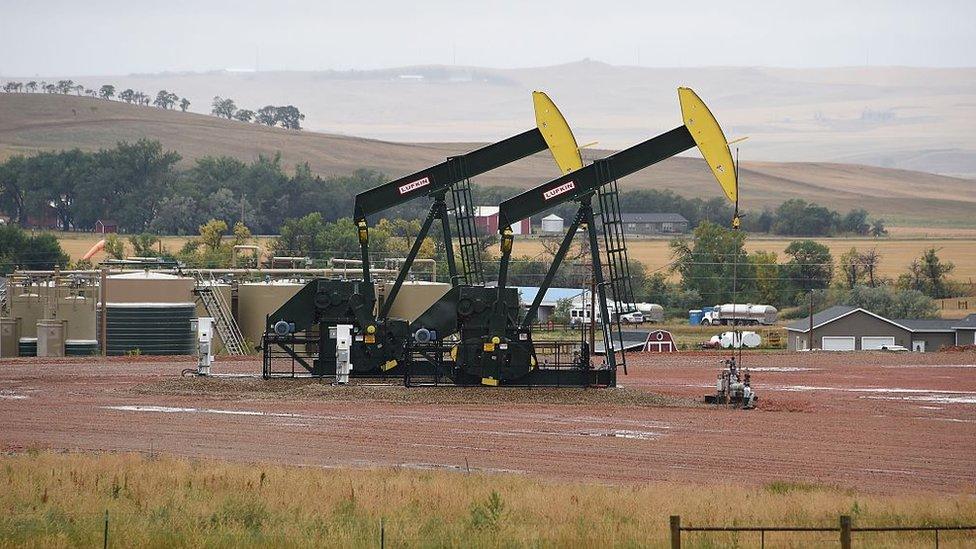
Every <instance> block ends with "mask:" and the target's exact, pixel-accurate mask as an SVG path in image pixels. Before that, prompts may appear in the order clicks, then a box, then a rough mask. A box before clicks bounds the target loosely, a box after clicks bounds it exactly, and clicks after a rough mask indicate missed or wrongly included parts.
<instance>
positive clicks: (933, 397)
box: [861, 393, 976, 409]
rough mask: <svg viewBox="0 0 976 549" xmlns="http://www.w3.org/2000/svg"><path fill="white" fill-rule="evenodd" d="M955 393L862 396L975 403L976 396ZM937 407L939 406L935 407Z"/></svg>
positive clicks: (877, 398) (878, 398) (914, 400)
mask: <svg viewBox="0 0 976 549" xmlns="http://www.w3.org/2000/svg"><path fill="white" fill-rule="evenodd" d="M965 395H966V396H963V395H960V394H958V393H956V394H949V395H946V394H938V395H935V394H917V395H915V396H863V397H861V398H866V399H868V400H903V401H904V400H907V401H911V402H919V401H921V402H935V403H937V404H976V396H968V395H969V393H965ZM935 409H939V408H935Z"/></svg>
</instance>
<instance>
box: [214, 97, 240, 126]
mask: <svg viewBox="0 0 976 549" xmlns="http://www.w3.org/2000/svg"><path fill="white" fill-rule="evenodd" d="M211 106H212V109H211V110H210V113H211V114H213V115H214V116H218V117H221V118H226V119H228V120H230V119H231V118H233V117H234V113H235V112H236V111H237V105H236V104H234V100H233V99H222V98H221V97H220V96H219V95H218V96H215V97H214V98H213V103H211Z"/></svg>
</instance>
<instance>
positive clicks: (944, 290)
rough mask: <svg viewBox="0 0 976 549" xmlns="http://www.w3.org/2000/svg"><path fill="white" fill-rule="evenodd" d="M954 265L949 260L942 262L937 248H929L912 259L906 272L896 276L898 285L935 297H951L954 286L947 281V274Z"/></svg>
mask: <svg viewBox="0 0 976 549" xmlns="http://www.w3.org/2000/svg"><path fill="white" fill-rule="evenodd" d="M955 267H956V266H955V265H954V264H953V263H951V262H948V261H946V262H943V261H942V260H941V259H940V258H939V256H938V250H936V249H935V248H930V249H928V250H925V252H924V253H923V254H922V257H920V258H918V259H915V260H914V261H912V264H911V265H910V266H909V268H908V272H907V273H905V274H903V275H901V276H900V277H898V287H899V288H902V289H908V290H917V291H920V292H922V293H924V294H925V295H928V296H930V297H933V298H935V299H942V298H945V297H951V296H952V294H953V293H954V291H955V288H953V287H952V284H951V283H950V282H949V274H950V273H951V272H952V271H953V269H955Z"/></svg>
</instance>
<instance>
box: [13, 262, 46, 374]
mask: <svg viewBox="0 0 976 549" xmlns="http://www.w3.org/2000/svg"><path fill="white" fill-rule="evenodd" d="M7 289H8V291H10V294H9V296H10V318H12V319H14V320H16V321H17V322H18V326H19V331H20V333H19V334H18V343H17V347H18V352H17V354H19V355H20V356H37V321H38V320H41V319H42V318H44V312H45V311H44V306H45V300H46V297H47V294H48V287H47V286H44V285H42V284H31V283H29V282H26V281H19V280H18V281H14V280H11V282H10V283H9V286H8V287H7Z"/></svg>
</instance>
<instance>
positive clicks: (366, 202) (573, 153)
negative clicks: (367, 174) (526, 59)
mask: <svg viewBox="0 0 976 549" xmlns="http://www.w3.org/2000/svg"><path fill="white" fill-rule="evenodd" d="M532 101H533V105H534V108H535V117H536V126H537V127H536V128H535V129H532V130H529V131H526V132H522V133H520V134H518V135H515V136H513V137H509V138H508V139H504V140H502V141H499V142H497V143H492V144H491V145H487V146H484V147H482V148H480V149H476V150H474V151H471V152H469V153H465V154H462V155H458V156H452V157H450V158H448V159H447V160H446V161H444V162H441V163H440V164H437V165H434V166H431V167H429V168H427V169H424V170H421V171H419V172H416V173H413V174H410V175H407V176H404V177H401V178H399V179H396V180H394V181H391V182H389V183H386V184H384V185H380V186H378V187H374V188H372V189H369V190H367V191H364V192H362V193H360V194H358V195H357V196H356V205H355V216H356V217H355V223H356V225H357V227H358V233H359V244H360V253H361V257H362V269H363V280H365V281H367V282H368V281H370V279H371V276H370V265H369V229H368V225H367V217H368V216H369V215H372V214H376V213H379V212H381V211H383V210H386V209H389V208H392V207H394V206H397V205H399V204H403V203H405V202H409V201H410V200H414V199H416V198H421V197H425V196H433V197H434V202H433V204H431V206H430V210H429V211H428V213H427V218H426V220H425V221H424V224H423V226H422V228H421V231H420V234H419V235H418V236H417V238H416V240H415V241H414V243H413V246H412V247H411V250H410V253H409V254H408V255H407V258H406V261H404V263H403V265H402V266H401V268H400V272H399V273H398V275H397V280H396V282H395V283H394V285H393V287H392V288H391V290H390V293H389V296H388V298H387V300H386V302H385V303H384V306H383V310H382V311H381V313H380V315H379V318H386V317H387V315H388V314H389V310H390V308H391V306H392V304H393V301H394V299H395V298H396V295H397V294H398V293H399V290H400V288H401V286H402V285H403V282H404V281H405V279H406V276H407V273H408V272H409V271H410V267H411V265H412V264H413V261H414V260H415V259H416V257H417V253H418V252H419V251H420V245H421V244H422V243H423V240H424V238H426V236H427V233H428V232H429V230H430V227H431V225H432V223H433V221H434V219H440V220H441V228H442V232H443V237H444V247H445V251H446V255H447V265H448V272H449V274H450V277H451V284H452V285H453V286H457V285H458V279H459V276H458V268H457V260H456V258H455V254H454V242H453V237H452V234H451V228H450V219H449V215H448V208H447V203H446V201H445V196H446V194H447V192H448V190H449V189H450V188H451V186H452V185H454V184H456V183H458V182H460V181H463V180H464V179H467V178H471V177H474V176H477V175H480V174H482V173H485V172H487V171H490V170H493V169H495V168H498V167H501V166H504V165H506V164H510V163H512V162H515V161H516V160H520V159H522V158H525V157H527V156H531V155H533V154H536V153H538V152H541V151H544V150H546V149H549V151H550V152H551V153H552V156H553V159H554V160H555V161H556V164H557V165H558V166H559V168H560V171H561V172H562V173H566V172H569V171H571V170H574V169H576V168H578V167H579V166H580V165H581V163H580V161H579V148H578V146H577V144H576V139H575V138H574V137H573V134H572V131H571V130H570V128H569V124H567V123H566V120H565V118H563V116H562V114H561V113H560V112H559V109H558V108H557V107H556V105H555V104H554V103H553V102H552V100H551V99H549V97H548V96H547V95H546V94H545V93H543V92H539V91H536V92H532Z"/></svg>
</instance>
